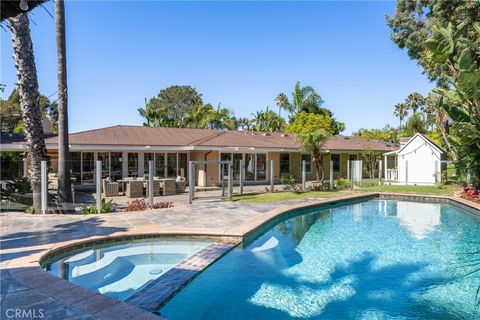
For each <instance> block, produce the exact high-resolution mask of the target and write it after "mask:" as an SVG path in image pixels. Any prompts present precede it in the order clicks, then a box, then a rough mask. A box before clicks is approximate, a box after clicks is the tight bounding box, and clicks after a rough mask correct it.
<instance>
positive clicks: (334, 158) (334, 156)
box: [332, 154, 340, 173]
mask: <svg viewBox="0 0 480 320" xmlns="http://www.w3.org/2000/svg"><path fill="white" fill-rule="evenodd" d="M332 161H333V172H334V173H338V172H340V155H339V154H332Z"/></svg>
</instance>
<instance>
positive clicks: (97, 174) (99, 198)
mask: <svg viewBox="0 0 480 320" xmlns="http://www.w3.org/2000/svg"><path fill="white" fill-rule="evenodd" d="M96 164H97V165H96V166H95V177H96V179H95V182H96V186H97V188H96V189H97V195H96V200H97V213H100V212H101V210H102V161H101V160H97V162H96Z"/></svg>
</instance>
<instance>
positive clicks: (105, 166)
mask: <svg viewBox="0 0 480 320" xmlns="http://www.w3.org/2000/svg"><path fill="white" fill-rule="evenodd" d="M97 160H99V161H102V179H106V178H107V177H109V176H110V153H109V152H99V153H98V155H97Z"/></svg>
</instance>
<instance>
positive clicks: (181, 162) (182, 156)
mask: <svg viewBox="0 0 480 320" xmlns="http://www.w3.org/2000/svg"><path fill="white" fill-rule="evenodd" d="M187 172H188V161H187V154H186V153H179V154H178V175H179V176H181V177H184V178H185V177H187V176H188V175H187Z"/></svg>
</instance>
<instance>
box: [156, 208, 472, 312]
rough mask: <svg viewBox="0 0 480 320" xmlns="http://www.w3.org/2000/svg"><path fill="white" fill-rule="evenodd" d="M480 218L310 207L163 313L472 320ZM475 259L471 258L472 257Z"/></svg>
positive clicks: (210, 272) (236, 252)
mask: <svg viewBox="0 0 480 320" xmlns="http://www.w3.org/2000/svg"><path fill="white" fill-rule="evenodd" d="M479 250H480V219H479V218H478V217H477V216H474V215H472V214H469V213H467V212H466V211H463V210H462V209H460V208H459V207H457V206H453V205H450V204H440V203H421V202H409V201H392V200H380V199H375V200H369V201H365V202H361V203H355V204H347V205H343V206H339V207H332V208H325V207H324V208H323V209H322V208H311V209H306V210H303V211H302V212H301V215H298V216H294V217H292V218H289V219H288V220H285V221H283V222H280V223H278V224H277V225H276V226H275V227H274V228H273V229H271V230H269V231H267V232H266V233H264V234H263V235H261V236H260V237H258V238H257V239H255V240H253V241H252V242H251V243H249V244H246V245H244V246H243V247H237V248H235V249H233V250H232V251H230V252H229V253H228V254H226V255H225V256H224V257H223V258H222V259H220V260H219V261H217V262H216V263H214V264H213V265H211V266H210V267H209V268H208V269H206V270H205V271H204V272H202V273H201V274H200V275H199V276H198V277H197V278H196V279H194V280H193V281H192V282H191V283H190V284H189V285H187V286H186V287H185V288H184V289H182V290H181V291H180V292H179V293H178V294H177V295H176V296H174V297H173V298H172V299H171V300H170V301H169V302H168V303H167V304H165V305H164V306H163V307H162V308H161V309H160V313H161V314H162V315H163V316H165V317H167V318H168V319H301V318H308V319H393V318H395V319H474V318H479V316H478V313H476V311H475V308H474V306H475V305H474V301H475V292H476V290H477V288H478V286H479V285H480V279H479V276H478V275H477V274H472V275H469V276H465V275H466V274H468V272H470V271H472V270H473V269H475V267H474V266H468V265H469V264H470V262H471V261H472V259H474V258H475V256H472V255H469V254H468V253H469V252H474V251H479ZM476 258H479V257H478V256H477V257H476Z"/></svg>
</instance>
